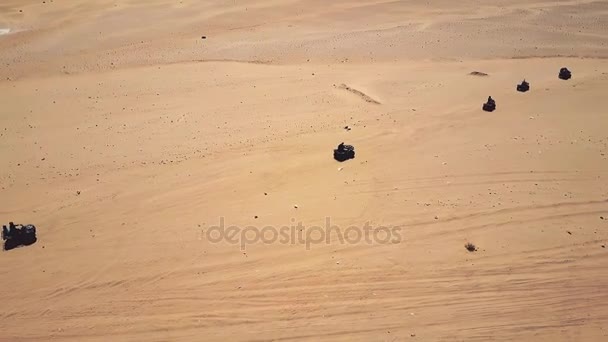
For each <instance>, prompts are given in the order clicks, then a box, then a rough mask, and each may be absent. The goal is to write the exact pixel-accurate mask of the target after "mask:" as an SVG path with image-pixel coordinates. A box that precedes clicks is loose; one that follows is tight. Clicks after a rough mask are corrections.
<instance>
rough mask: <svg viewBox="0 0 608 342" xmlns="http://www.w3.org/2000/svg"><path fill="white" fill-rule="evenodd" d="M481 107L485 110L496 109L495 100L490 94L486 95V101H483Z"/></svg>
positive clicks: (491, 110)
mask: <svg viewBox="0 0 608 342" xmlns="http://www.w3.org/2000/svg"><path fill="white" fill-rule="evenodd" d="M481 108H482V109H483V110H485V111H486V112H493V111H494V110H495V109H496V101H494V99H493V98H492V96H488V102H486V103H484V104H483V106H482V107H481Z"/></svg>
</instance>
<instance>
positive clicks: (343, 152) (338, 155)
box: [334, 143, 355, 162]
mask: <svg viewBox="0 0 608 342" xmlns="http://www.w3.org/2000/svg"><path fill="white" fill-rule="evenodd" d="M353 158H355V148H354V147H353V146H352V145H344V143H341V144H340V145H338V148H337V149H335V150H334V159H335V160H337V161H339V162H343V161H345V160H348V159H353Z"/></svg>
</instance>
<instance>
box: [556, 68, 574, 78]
mask: <svg viewBox="0 0 608 342" xmlns="http://www.w3.org/2000/svg"><path fill="white" fill-rule="evenodd" d="M571 77H572V73H571V72H570V70H568V68H561V69H559V78H560V79H562V80H569V79H570V78H571Z"/></svg>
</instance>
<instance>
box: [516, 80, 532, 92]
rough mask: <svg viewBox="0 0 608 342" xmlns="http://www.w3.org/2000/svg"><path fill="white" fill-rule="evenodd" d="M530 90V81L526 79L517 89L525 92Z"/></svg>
mask: <svg viewBox="0 0 608 342" xmlns="http://www.w3.org/2000/svg"><path fill="white" fill-rule="evenodd" d="M528 90H530V83H528V82H526V80H524V81H523V82H521V84H518V85H517V91H519V92H522V93H525V92H527V91H528Z"/></svg>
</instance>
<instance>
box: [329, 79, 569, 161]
mask: <svg viewBox="0 0 608 342" xmlns="http://www.w3.org/2000/svg"><path fill="white" fill-rule="evenodd" d="M558 77H559V78H560V79H562V80H569V79H570V78H572V73H571V72H570V70H568V68H561V69H560V70H559V75H558ZM516 89H517V91H519V92H522V93H525V92H527V91H528V90H530V83H528V82H527V81H526V80H525V79H524V80H523V81H522V82H521V83H520V84H518V85H517V87H516ZM482 109H483V110H484V111H486V112H493V111H494V110H496V101H494V99H493V98H492V96H488V101H486V103H484V104H483V106H482ZM353 158H355V148H354V147H353V146H352V145H344V143H341V144H340V145H338V148H336V149H334V159H335V160H337V161H339V162H343V161H346V160H349V159H353Z"/></svg>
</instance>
